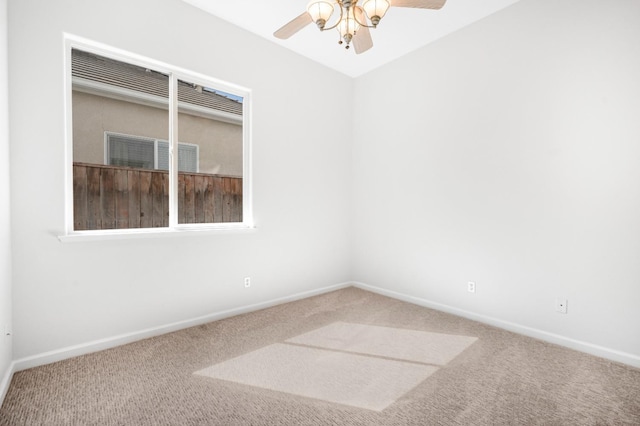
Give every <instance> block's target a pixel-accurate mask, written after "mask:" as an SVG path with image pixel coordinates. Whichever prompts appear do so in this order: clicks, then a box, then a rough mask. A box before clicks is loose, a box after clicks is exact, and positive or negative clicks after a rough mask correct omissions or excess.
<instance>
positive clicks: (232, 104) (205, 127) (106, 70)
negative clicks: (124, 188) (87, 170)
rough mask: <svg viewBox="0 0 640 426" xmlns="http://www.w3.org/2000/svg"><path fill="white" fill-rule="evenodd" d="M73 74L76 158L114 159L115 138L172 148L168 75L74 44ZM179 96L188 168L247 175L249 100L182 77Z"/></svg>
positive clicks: (181, 138)
mask: <svg viewBox="0 0 640 426" xmlns="http://www.w3.org/2000/svg"><path fill="white" fill-rule="evenodd" d="M72 74H73V141H74V142H73V161H74V162H77V163H90V164H112V163H110V160H113V159H114V156H113V155H111V156H110V155H109V141H110V139H112V140H113V141H115V142H119V143H120V144H122V143H125V142H127V141H129V142H130V143H132V144H134V145H136V142H138V143H137V145H136V148H138V149H140V147H143V146H146V145H145V144H146V143H150V144H151V145H152V144H153V142H152V141H153V140H157V141H159V142H160V149H158V148H156V150H157V151H158V152H156V155H159V156H160V157H163V154H164V153H166V152H168V151H166V147H167V146H168V144H167V142H166V141H168V139H169V137H168V135H169V125H168V115H167V111H168V90H169V82H168V78H167V76H165V75H163V74H161V73H158V72H155V71H150V70H146V69H144V68H141V67H137V66H134V65H130V64H126V63H123V62H119V61H116V60H112V59H109V58H104V57H101V56H98V55H95V54H92V53H88V52H84V51H79V50H75V49H74V50H73V55H72ZM178 100H179V115H178V117H179V118H178V123H179V124H178V132H179V133H178V135H179V136H178V140H179V142H180V144H181V150H180V154H179V155H180V156H182V155H183V154H184V156H185V157H186V156H190V157H192V158H190V160H191V161H189V166H190V168H189V169H188V171H191V172H199V173H209V174H218V175H225V176H233V177H242V159H243V155H242V154H243V153H242V146H243V144H242V137H243V131H242V103H241V102H240V101H237V100H234V99H230V98H228V97H225V96H223V95H222V94H220V93H218V92H214V91H211V90H208V89H206V88H203V87H202V86H197V85H193V84H189V83H186V82H182V81H181V82H180V83H179V88H178ZM118 136H120V138H117V137H118ZM112 143H113V144H114V145H115V143H114V142H112ZM162 148H164V150H165V151H163V149H162ZM182 148H184V149H182ZM193 157H195V158H193ZM167 158H168V157H167ZM167 158H164V157H163V158H161V159H160V167H156V168H164V167H163V159H164V161H168V159H167ZM196 158H197V161H196V160H195V159H196ZM182 163H183V162H181V164H182ZM113 164H115V163H113ZM185 164H186V163H185ZM156 166H158V164H156Z"/></svg>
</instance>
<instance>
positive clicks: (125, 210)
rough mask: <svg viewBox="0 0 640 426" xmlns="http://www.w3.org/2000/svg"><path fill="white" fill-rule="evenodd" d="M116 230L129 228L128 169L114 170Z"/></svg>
mask: <svg viewBox="0 0 640 426" xmlns="http://www.w3.org/2000/svg"><path fill="white" fill-rule="evenodd" d="M113 190H114V192H115V197H114V198H115V204H116V205H115V212H116V228H118V229H124V228H128V227H129V176H128V174H127V170H126V169H120V170H114V175H113Z"/></svg>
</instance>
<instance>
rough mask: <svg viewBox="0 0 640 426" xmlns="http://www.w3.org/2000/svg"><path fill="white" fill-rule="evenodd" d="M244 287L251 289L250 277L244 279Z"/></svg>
mask: <svg viewBox="0 0 640 426" xmlns="http://www.w3.org/2000/svg"><path fill="white" fill-rule="evenodd" d="M244 286H245V287H251V277H244Z"/></svg>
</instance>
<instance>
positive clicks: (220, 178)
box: [178, 80, 243, 223]
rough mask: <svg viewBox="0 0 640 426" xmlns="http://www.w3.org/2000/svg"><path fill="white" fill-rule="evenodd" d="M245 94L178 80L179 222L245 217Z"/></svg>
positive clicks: (234, 219) (204, 221) (220, 220)
mask: <svg viewBox="0 0 640 426" xmlns="http://www.w3.org/2000/svg"><path fill="white" fill-rule="evenodd" d="M242 114H243V98H242V97H241V96H237V95H234V94H231V93H226V92H222V91H219V90H215V89H213V88H210V87H206V86H203V85H199V84H196V83H191V82H188V81H182V80H180V81H179V82H178V132H179V136H178V140H179V141H180V146H179V149H178V163H179V173H178V222H179V223H218V222H242V187H243V185H242V180H243V131H242V123H243V119H242Z"/></svg>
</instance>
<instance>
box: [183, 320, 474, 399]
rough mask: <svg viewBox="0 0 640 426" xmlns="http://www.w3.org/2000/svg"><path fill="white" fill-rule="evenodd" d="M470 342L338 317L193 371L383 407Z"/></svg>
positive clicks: (297, 392)
mask: <svg viewBox="0 0 640 426" xmlns="http://www.w3.org/2000/svg"><path fill="white" fill-rule="evenodd" d="M476 340H477V338H476V337H468V336H456V335H449V334H439V333H429V332H424V331H416V330H404V329H398V328H390V327H379V326H369V325H362V324H350V323H343V322H336V323H333V324H330V325H328V326H326V327H322V328H319V329H317V330H314V331H312V332H309V333H305V334H302V335H300V336H297V337H294V338H291V339H288V340H287V341H286V342H284V343H276V344H272V345H269V346H265V347H263V348H261V349H258V350H255V351H252V352H249V353H247V354H244V355H241V356H239V357H236V358H233V359H230V360H227V361H224V362H221V363H219V364H215V365H212V366H210V367H207V368H205V369H203V370H199V371H196V372H195V373H194V374H197V375H201V376H205V377H210V378H213V379H220V380H227V381H231V382H236V383H241V384H244V385H249V386H255V387H259V388H263V389H269V390H274V391H279V392H285V393H289V394H294V395H300V396H304V397H308V398H315V399H320V400H323V401H328V402H334V403H338V404H345V405H350V406H353V407H359V408H364V409H368V410H374V411H382V410H384V409H385V408H386V407H388V406H389V405H391V404H393V403H394V402H395V401H397V400H398V399H399V398H401V397H402V396H403V395H404V394H406V393H407V392H409V391H410V390H411V389H413V388H414V387H416V386H417V385H419V384H420V383H421V382H422V381H424V380H425V379H426V378H428V377H429V376H430V375H431V374H433V373H434V372H436V371H437V370H438V368H439V366H443V365H446V364H447V363H448V362H450V361H451V360H452V359H454V358H455V357H456V356H458V355H459V354H460V353H462V351H464V350H465V349H466V348H467V347H469V346H470V345H471V344H473V342H475V341H476ZM302 345H304V346H302Z"/></svg>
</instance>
